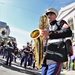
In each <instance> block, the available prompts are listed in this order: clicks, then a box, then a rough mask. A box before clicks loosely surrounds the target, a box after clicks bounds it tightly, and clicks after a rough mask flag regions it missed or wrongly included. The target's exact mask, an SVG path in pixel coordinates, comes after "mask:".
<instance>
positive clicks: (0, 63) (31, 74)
mask: <svg viewBox="0 0 75 75" xmlns="http://www.w3.org/2000/svg"><path fill="white" fill-rule="evenodd" d="M4 62H5V61H4V60H2V59H0V66H3V67H5V68H8V69H10V70H14V71H17V72H21V73H25V74H29V75H41V74H40V73H39V72H38V71H37V70H33V69H31V68H26V69H24V68H23V69H21V68H22V67H21V68H20V67H18V66H19V65H16V67H15V66H13V65H11V66H8V65H5V64H4ZM14 65H15V64H14Z"/></svg>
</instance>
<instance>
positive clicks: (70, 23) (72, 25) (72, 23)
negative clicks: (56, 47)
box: [68, 18, 74, 30]
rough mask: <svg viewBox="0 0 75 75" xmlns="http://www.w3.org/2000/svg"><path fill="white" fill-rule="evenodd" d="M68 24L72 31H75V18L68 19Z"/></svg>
mask: <svg viewBox="0 0 75 75" xmlns="http://www.w3.org/2000/svg"><path fill="white" fill-rule="evenodd" d="M68 24H69V26H70V28H71V29H72V30H74V22H73V18H69V19H68Z"/></svg>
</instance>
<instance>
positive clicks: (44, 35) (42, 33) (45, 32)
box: [41, 30, 50, 40]
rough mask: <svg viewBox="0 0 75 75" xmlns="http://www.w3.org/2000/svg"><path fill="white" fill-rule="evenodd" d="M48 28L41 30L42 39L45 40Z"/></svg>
mask: <svg viewBox="0 0 75 75" xmlns="http://www.w3.org/2000/svg"><path fill="white" fill-rule="evenodd" d="M49 34H50V33H49V30H42V31H41V35H42V36H43V39H44V40H46V39H47V37H48V36H49Z"/></svg>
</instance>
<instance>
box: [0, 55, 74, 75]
mask: <svg viewBox="0 0 75 75" xmlns="http://www.w3.org/2000/svg"><path fill="white" fill-rule="evenodd" d="M5 61H6V59H3V58H2V56H1V55H0V75H41V70H37V69H32V67H29V66H27V68H26V69H25V68H23V67H20V66H19V64H20V62H19V60H17V63H14V62H13V63H12V66H8V65H4V63H5ZM61 75H75V70H71V71H67V70H63V71H62V72H61Z"/></svg>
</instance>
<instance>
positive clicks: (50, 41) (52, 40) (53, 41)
mask: <svg viewBox="0 0 75 75" xmlns="http://www.w3.org/2000/svg"><path fill="white" fill-rule="evenodd" d="M61 41H63V39H51V40H50V39H49V40H48V41H47V43H49V44H50V43H55V42H61Z"/></svg>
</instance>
